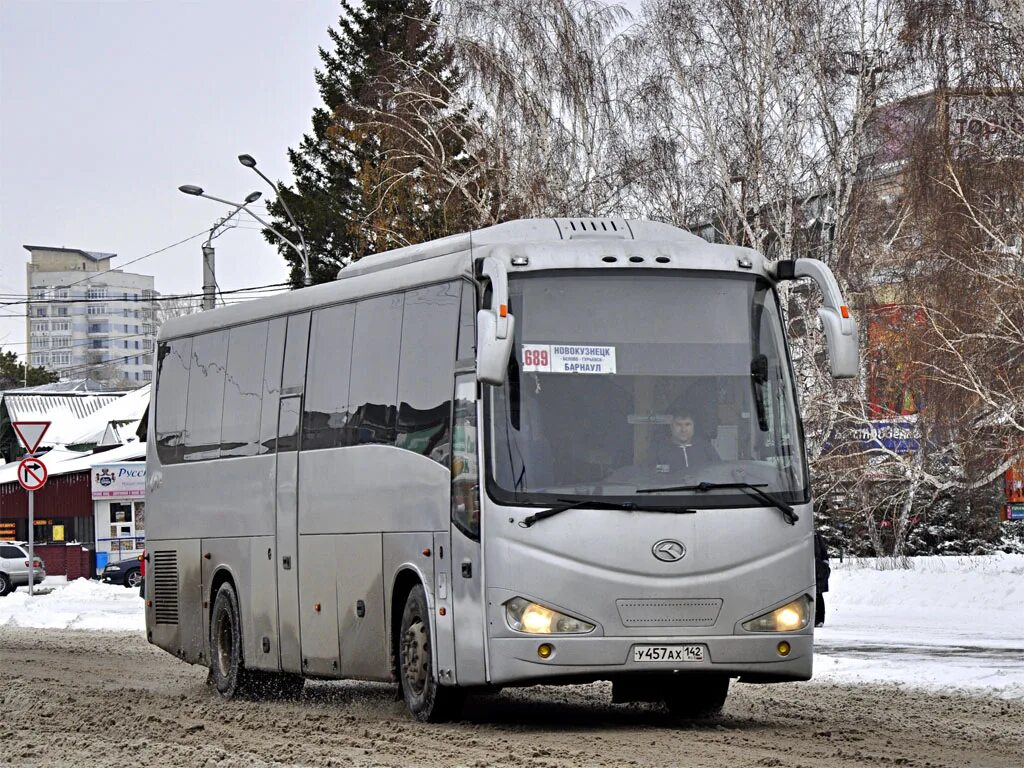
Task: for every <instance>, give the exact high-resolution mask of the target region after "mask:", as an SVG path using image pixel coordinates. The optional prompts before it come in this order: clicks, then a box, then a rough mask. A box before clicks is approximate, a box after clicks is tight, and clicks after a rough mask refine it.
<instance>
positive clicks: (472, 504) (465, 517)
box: [452, 375, 480, 541]
mask: <svg viewBox="0 0 1024 768" xmlns="http://www.w3.org/2000/svg"><path fill="white" fill-rule="evenodd" d="M452 421H453V425H452V523H453V524H454V525H455V527H456V528H458V529H459V530H460V531H462V532H463V533H464V534H466V535H467V536H469V538H471V539H473V540H474V541H479V540H480V501H479V499H480V492H479V485H480V472H479V469H478V465H477V430H476V377H475V376H473V375H469V376H460V377H459V378H458V379H457V380H456V382H455V408H454V409H453V419H452Z"/></svg>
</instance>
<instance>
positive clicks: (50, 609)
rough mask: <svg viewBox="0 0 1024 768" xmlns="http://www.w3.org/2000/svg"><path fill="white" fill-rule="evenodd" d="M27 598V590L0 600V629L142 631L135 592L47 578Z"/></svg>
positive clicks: (143, 623)
mask: <svg viewBox="0 0 1024 768" xmlns="http://www.w3.org/2000/svg"><path fill="white" fill-rule="evenodd" d="M37 588H38V589H39V591H40V594H35V595H29V593H28V587H19V588H18V589H17V590H15V591H14V592H12V593H11V594H9V595H7V597H2V598H0V626H8V627H38V628H39V629H93V630H97V629H98V630H108V631H132V630H137V631H139V632H142V631H144V630H145V628H146V617H145V613H144V612H143V608H144V605H143V601H142V598H141V597H139V590H137V589H126V588H125V587H123V586H119V585H114V584H103V583H101V582H98V581H89V580H88V579H75V580H74V581H72V582H68V581H67V579H65V578H63V577H60V576H56V577H55V576H47V577H46V579H45V580H44V581H43V583H42V585H40V586H39V587H37Z"/></svg>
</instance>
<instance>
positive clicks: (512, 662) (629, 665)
mask: <svg viewBox="0 0 1024 768" xmlns="http://www.w3.org/2000/svg"><path fill="white" fill-rule="evenodd" d="M489 642H490V672H491V675H490V677H491V680H490V682H491V683H492V684H493V685H515V684H528V683H543V682H545V681H546V680H555V679H557V680H559V681H566V680H573V679H577V680H579V681H580V682H586V681H592V680H608V679H613V678H615V677H620V676H626V675H636V674H651V673H654V674H657V673H661V674H664V673H666V672H677V673H679V674H687V673H695V674H721V675H728V676H729V677H739V678H740V679H741V681H749V682H758V683H768V682H791V681H796V680H810V679H811V671H812V666H813V661H814V636H813V635H811V634H784V633H778V634H776V633H772V634H771V635H768V634H758V635H753V634H751V635H728V636H699V637H691V638H685V637H679V636H678V635H676V636H672V637H580V636H572V635H560V636H559V635H538V636H536V637H492V638H490V641H489ZM781 643H786V644H788V646H789V649H788V653H786V654H785V655H783V653H782V651H781V650H780V644H781ZM545 644H546V645H548V646H551V650H550V655H548V657H547V658H543V656H542V655H541V653H540V652H538V649H540V647H541V646H542V645H545ZM637 646H655V647H660V646H667V647H675V646H702V647H703V649H704V652H703V659H702V660H701V661H686V662H680V661H637V660H636V658H635V653H634V649H635V648H636V647H637ZM783 650H784V649H783Z"/></svg>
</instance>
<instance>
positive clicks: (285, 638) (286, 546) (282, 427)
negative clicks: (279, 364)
mask: <svg viewBox="0 0 1024 768" xmlns="http://www.w3.org/2000/svg"><path fill="white" fill-rule="evenodd" d="M301 419H302V396H301V395H292V396H286V395H283V394H282V397H281V401H280V404H279V406H278V416H277V424H278V428H277V429H278V431H277V434H278V437H277V504H276V509H277V514H276V518H277V522H276V527H277V530H276V533H277V616H278V627H279V631H280V637H281V669H283V670H284V671H285V672H302V653H301V644H300V641H299V563H298V555H299V526H298V501H299V494H298V491H299V487H298V480H299V452H298V451H297V450H296V444H297V441H298V434H299V425H300V423H301ZM289 448H290V450H289Z"/></svg>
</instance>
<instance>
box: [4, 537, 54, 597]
mask: <svg viewBox="0 0 1024 768" xmlns="http://www.w3.org/2000/svg"><path fill="white" fill-rule="evenodd" d="M28 568H29V559H28V547H27V545H26V544H24V543H23V542H19V541H0V597H4V596H5V595H9V594H10V593H11V592H13V591H14V590H15V589H16V588H17V587H25V586H28ZM32 572H33V576H32V580H33V583H35V584H39V583H40V582H42V580H43V579H45V578H46V569H45V566H44V564H43V561H42V560H41V559H40V558H38V557H35V558H33V568H32Z"/></svg>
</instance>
